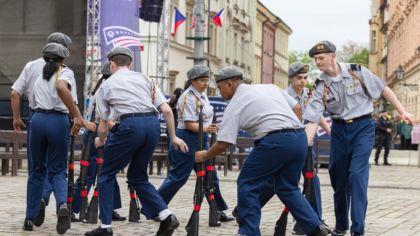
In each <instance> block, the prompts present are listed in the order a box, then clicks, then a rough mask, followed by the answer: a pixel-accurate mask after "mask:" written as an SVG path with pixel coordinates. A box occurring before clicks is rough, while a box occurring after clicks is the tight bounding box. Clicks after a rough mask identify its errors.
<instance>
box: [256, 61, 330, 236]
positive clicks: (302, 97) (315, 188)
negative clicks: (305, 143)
mask: <svg viewBox="0 0 420 236" xmlns="http://www.w3.org/2000/svg"><path fill="white" fill-rule="evenodd" d="M308 72H309V65H307V64H305V63H303V62H300V61H298V62H295V63H292V64H291V65H290V66H289V71H288V77H289V80H290V85H289V87H287V89H286V92H287V93H288V94H289V95H290V96H292V97H293V98H294V99H295V100H296V101H297V102H298V103H299V105H300V107H301V108H302V113H304V112H305V110H306V106H307V104H308V101H309V99H310V97H311V96H312V94H311V93H312V92H311V91H310V90H309V89H308V88H306V87H305V86H306V82H307V79H308ZM320 125H321V126H322V128H323V129H324V130H325V131H326V132H327V133H328V134H329V133H330V127H329V125H328V123H327V122H326V121H325V119H324V117H321V119H320ZM317 137H318V136H315V139H314V144H313V148H312V159H313V163H314V168H315V166H316V143H317ZM308 171H309V170H307V168H306V165H304V166H303V168H302V175H303V176H306V177H305V178H304V182H306V181H307V178H312V181H311V183H312V189H311V191H312V200H311V201H309V203H310V204H311V206H312V208H313V209H314V211H315V212H316V213H317V215H318V217H319V220H321V221H322V204H321V185H320V182H319V178H318V175H317V174H316V173H314V172H310V171H309V172H310V173H313V175H311V174H308V175H306V173H307V172H308ZM304 186H305V184H304ZM274 194H275V192H274V182H273V181H270V182H269V183H268V184H267V186H266V187H264V189H263V190H261V195H260V201H261V207H263V206H264V205H265V204H266V203H267V202H268V201H269V200H270V199H271V198H272V197H273V196H274ZM324 226H326V225H325V224H324ZM326 228H328V227H326ZM292 233H293V234H296V235H304V234H305V233H304V232H303V231H302V229H301V228H300V227H299V225H298V224H295V226H294V228H293V231H292Z"/></svg>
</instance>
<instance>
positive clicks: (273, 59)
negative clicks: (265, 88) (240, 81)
mask: <svg viewBox="0 0 420 236" xmlns="http://www.w3.org/2000/svg"><path fill="white" fill-rule="evenodd" d="M255 28H256V41H255V73H254V78H253V82H254V83H270V84H276V85H277V86H279V87H281V88H286V87H287V84H288V77H287V69H288V64H289V54H288V39H289V35H290V34H291V33H292V29H291V28H290V27H289V26H288V25H287V24H286V23H285V22H284V21H282V20H281V19H280V18H279V17H278V16H276V15H274V14H273V13H272V12H271V11H270V10H269V9H268V8H267V7H265V6H264V5H263V4H262V3H261V2H260V1H258V2H257V15H256V21H255Z"/></svg>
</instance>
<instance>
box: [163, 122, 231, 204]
mask: <svg viewBox="0 0 420 236" xmlns="http://www.w3.org/2000/svg"><path fill="white" fill-rule="evenodd" d="M176 135H177V136H178V137H179V138H181V139H183V140H184V141H185V142H186V143H187V145H188V152H187V153H183V152H181V151H178V150H175V149H174V148H173V147H172V145H171V149H170V153H171V169H170V171H169V175H168V176H167V177H166V179H165V180H164V181H163V183H162V185H161V186H160V187H159V189H158V192H159V194H160V195H161V196H162V198H163V200H164V201H165V202H166V203H167V204H169V202H170V201H171V200H172V198H173V197H174V196H175V194H176V193H177V192H178V191H179V189H180V188H181V187H182V186H184V184H185V183H186V182H187V180H188V177H189V176H190V174H191V171H192V170H193V169H194V164H195V157H194V156H195V152H196V151H197V150H198V146H199V143H198V134H197V133H194V132H191V131H188V130H184V129H177V130H176ZM207 137H208V136H207V134H205V135H204V137H203V142H204V144H205V146H204V148H205V149H207V148H208V145H207V139H208V138H207ZM204 184H205V183H204ZM214 186H215V190H214V199H215V201H216V205H217V209H218V210H219V211H224V210H226V209H228V206H227V205H226V202H225V200H223V197H222V194H221V193H220V187H219V178H218V177H217V172H215V175H214ZM191 196H192V193H191Z"/></svg>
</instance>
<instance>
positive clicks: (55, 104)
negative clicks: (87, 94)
mask: <svg viewBox="0 0 420 236" xmlns="http://www.w3.org/2000/svg"><path fill="white" fill-rule="evenodd" d="M42 52H43V54H44V56H43V58H44V59H45V61H47V63H46V64H45V66H44V69H43V71H42V77H39V78H38V79H37V80H36V82H35V84H34V87H33V96H34V98H33V99H34V103H35V107H34V108H35V114H34V115H33V117H32V119H31V126H30V127H31V131H30V137H29V140H30V142H29V146H30V152H31V156H32V165H33V166H32V168H33V170H32V172H31V174H30V175H29V179H28V188H27V207H26V219H25V222H24V226H23V229H24V230H27V231H31V230H33V219H34V218H35V217H36V216H37V215H38V213H39V208H40V204H39V203H40V202H41V197H42V190H43V188H42V187H43V185H44V180H45V178H46V174H47V173H48V179H49V182H50V183H51V185H52V188H53V191H54V195H55V198H56V205H57V218H58V219H57V232H58V233H59V234H63V233H65V232H66V231H67V229H68V227H69V225H68V223H69V209H68V207H67V203H66V202H67V180H66V171H67V153H68V148H69V140H70V139H69V137H70V128H71V134H72V135H76V134H78V132H79V130H80V128H81V126H82V123H83V119H82V117H81V115H80V112H79V109H78V108H77V106H76V105H75V102H77V97H75V94H76V93H75V90H76V83H75V79H74V74H73V71H72V70H70V69H69V68H68V67H67V66H65V65H64V64H63V60H64V58H67V57H69V56H70V53H69V51H68V50H67V48H65V47H64V46H62V45H61V44H57V43H49V44H47V45H46V46H45V47H44V48H43V50H42ZM69 113H70V115H71V116H72V117H73V127H71V124H70V119H69Z"/></svg>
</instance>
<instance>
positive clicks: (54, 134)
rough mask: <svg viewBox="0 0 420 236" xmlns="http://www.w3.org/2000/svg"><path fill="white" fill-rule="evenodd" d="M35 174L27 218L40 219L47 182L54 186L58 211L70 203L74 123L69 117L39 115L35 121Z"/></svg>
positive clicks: (31, 179)
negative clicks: (69, 161)
mask: <svg viewBox="0 0 420 236" xmlns="http://www.w3.org/2000/svg"><path fill="white" fill-rule="evenodd" d="M30 130H31V131H30V138H29V139H30V143H29V146H30V148H29V149H30V152H31V154H30V155H31V159H32V164H31V165H32V166H31V169H32V171H31V173H30V174H29V178H28V185H27V195H26V201H27V207H26V218H28V219H33V218H34V217H35V216H37V215H38V212H39V205H40V204H39V203H40V201H41V197H42V192H43V186H44V183H45V178H46V176H47V173H48V180H49V182H50V183H51V185H52V189H53V192H54V195H55V199H56V203H57V209H58V207H59V206H60V205H61V204H62V203H65V202H66V201H67V180H66V172H67V154H68V149H69V141H70V121H69V117H68V115H66V114H62V113H39V112H36V113H35V114H34V115H33V116H32V119H31V126H30Z"/></svg>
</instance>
